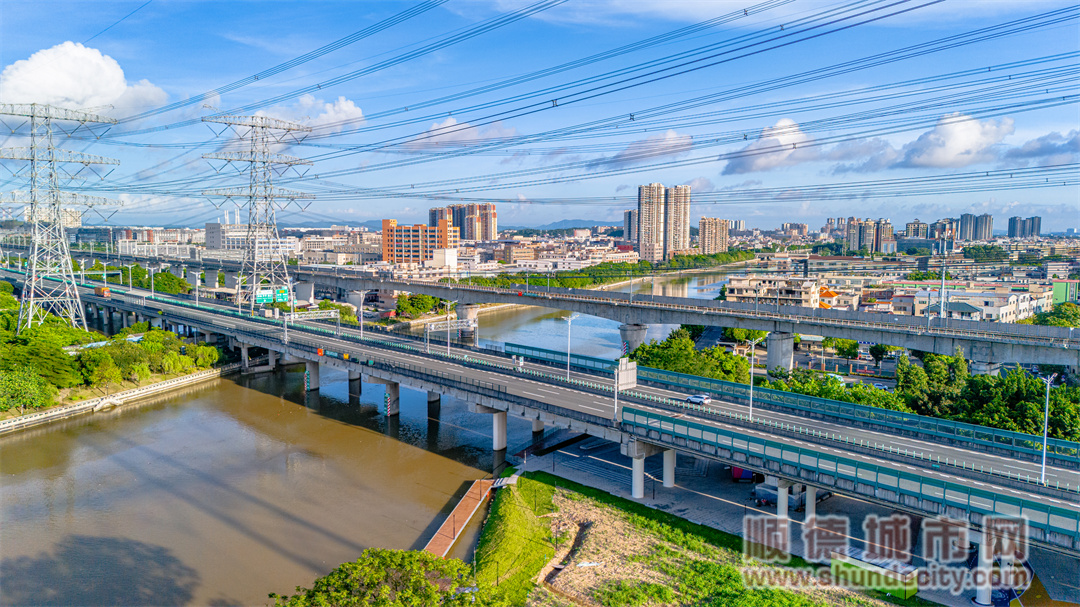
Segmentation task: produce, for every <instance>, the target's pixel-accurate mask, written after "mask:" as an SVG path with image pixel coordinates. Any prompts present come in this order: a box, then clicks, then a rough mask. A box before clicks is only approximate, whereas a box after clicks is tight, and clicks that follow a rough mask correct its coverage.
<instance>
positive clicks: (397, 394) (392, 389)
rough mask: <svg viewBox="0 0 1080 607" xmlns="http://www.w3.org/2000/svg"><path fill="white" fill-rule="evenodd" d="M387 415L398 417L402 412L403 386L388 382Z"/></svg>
mask: <svg viewBox="0 0 1080 607" xmlns="http://www.w3.org/2000/svg"><path fill="white" fill-rule="evenodd" d="M385 400H386V414H387V415H397V414H398V413H400V412H401V386H400V385H399V384H398V383H397V382H386V399H385Z"/></svg>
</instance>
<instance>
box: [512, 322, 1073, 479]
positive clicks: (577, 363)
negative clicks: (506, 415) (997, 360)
mask: <svg viewBox="0 0 1080 607" xmlns="http://www.w3.org/2000/svg"><path fill="white" fill-rule="evenodd" d="M504 351H505V352H506V353H507V354H516V355H520V356H525V357H527V358H531V359H534V360H542V361H545V362H549V363H559V364H566V353H565V352H557V351H555V350H547V349H544V348H538V347H535V346H526V345H522V344H512V343H507V344H505V345H504ZM570 364H571V365H572V366H573V367H576V368H578V369H579V370H580V369H585V370H590V371H600V372H605V373H610V372H611V371H610V369H612V368H614V366H615V363H614V362H613V361H606V360H604V359H601V358H593V357H589V356H582V355H578V354H572V355H571V357H570ZM637 376H638V382H640V383H648V384H651V385H655V386H658V387H662V388H668V389H672V390H676V391H680V392H686V393H694V394H699V393H707V394H712V395H715V396H719V397H721V398H723V399H725V400H730V401H735V402H740V403H744V404H745V403H747V402H749V400H750V387H749V386H748V385H747V384H740V383H735V382H729V381H722V380H718V379H711V378H708V377H699V376H696V375H686V374H684V373H677V372H674V371H665V370H663V369H654V368H651V367H644V366H639V367H638V369H637ZM754 401H755V403H756V404H759V405H765V406H767V407H768V408H770V409H773V410H777V411H781V412H788V413H792V414H795V415H801V416H804V417H807V416H809V417H826V416H827V417H831V418H834V419H837V420H838V421H842V422H852V421H858V422H863V423H865V422H872V423H873V424H874V425H877V426H884V427H887V428H889V429H892V430H896V431H899V432H901V433H908V434H913V433H914V434H922V435H927V436H929V437H934V438H944V439H947V440H949V441H963V442H965V443H975V444H977V445H980V446H982V447H992V448H995V449H1002V450H1011V451H1015V452H1018V453H1023V454H1025V455H1026V456H1027V458H1026V459H1032V458H1037V457H1039V456H1041V454H1042V437H1041V436H1036V435H1033V434H1024V433H1021V432H1012V431H1009V430H999V429H997V428H990V427H987V426H979V425H976V424H967V423H964V422H957V421H952V420H947V419H940V418H935V417H929V416H925V415H917V414H915V413H905V412H902V411H892V410H890V409H882V408H880V407H871V406H869V405H861V404H857V403H849V402H844V401H838V400H830V399H826V398H819V397H816V396H807V395H804V394H798V393H795V392H784V391H782V390H772V389H769V388H755V389H754ZM1046 446H1047V452H1048V453H1050V454H1052V455H1053V457H1054V458H1056V459H1057V460H1059V461H1061V462H1062V463H1064V464H1066V465H1069V464H1072V465H1075V466H1080V443H1076V442H1073V441H1068V440H1061V439H1056V438H1050V439H1047V441H1046Z"/></svg>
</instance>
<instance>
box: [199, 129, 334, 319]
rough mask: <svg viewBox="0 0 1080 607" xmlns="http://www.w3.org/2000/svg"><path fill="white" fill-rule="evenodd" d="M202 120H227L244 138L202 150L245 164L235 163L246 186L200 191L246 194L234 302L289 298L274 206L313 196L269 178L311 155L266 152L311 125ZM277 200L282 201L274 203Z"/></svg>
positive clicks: (250, 305) (231, 196) (212, 156)
mask: <svg viewBox="0 0 1080 607" xmlns="http://www.w3.org/2000/svg"><path fill="white" fill-rule="evenodd" d="M203 122H216V123H218V124H224V125H228V127H231V128H232V129H233V130H234V131H235V132H236V134H237V135H238V136H239V137H240V138H241V139H242V140H244V143H245V144H246V146H245V147H246V148H247V149H244V150H241V151H235V152H215V153H211V154H203V158H206V159H208V160H221V161H224V162H225V163H227V164H237V163H245V164H246V165H247V166H246V167H245V168H244V169H238V170H240V172H242V173H243V172H245V171H246V172H247V173H248V178H249V184H248V186H247V187H239V188H223V189H215V190H206V191H204V192H203V195H204V196H221V197H224V198H225V199H226V200H229V199H235V198H240V199H246V204H245V206H246V207H247V216H248V217H247V221H248V224H247V238H246V240H245V242H244V263H243V265H242V266H241V277H242V278H246V279H247V281H246V283H244V282H241V283H239V284H237V290H236V305H237V308H238V309H240V310H243V309H244V307H245V305H246V306H247V308H248V310H249V311H251V312H254V311H255V304H256V303H271V302H274V301H285V302H289V301H292V299H293V294H292V284H291V281H290V280H289V273H288V265H287V261H288V259H287V255H286V251H285V250H284V243H283V242H282V241H281V239H280V238H279V237H278V230H277V210H278V209H279V208H284V207H285V206H287V205H288V204H290V203H293V202H295V201H297V200H304V199H313V198H315V196H313V195H311V194H306V193H304V192H297V191H294V190H287V189H285V188H280V187H277V186H275V185H274V184H273V178H274V174H275V172H278V173H279V174H280V173H282V172H284V171H286V170H288V169H290V168H292V167H296V166H301V165H310V164H311V161H309V160H304V159H302V158H295V157H293V156H286V155H285V154H279V153H277V152H272V151H271V150H270V148H271V146H274V145H282V144H286V143H288V141H286V140H287V139H290V138H291V139H292V140H293V141H296V142H298V141H299V138H297V136H296V134H297V133H304V132H310V131H311V128H310V127H306V126H302V125H299V124H294V123H292V122H286V121H285V120H278V119H276V118H268V117H266V116H206V117H204V118H203ZM279 201H284V203H283V204H279Z"/></svg>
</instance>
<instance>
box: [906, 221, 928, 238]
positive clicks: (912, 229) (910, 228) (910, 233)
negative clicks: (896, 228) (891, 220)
mask: <svg viewBox="0 0 1080 607" xmlns="http://www.w3.org/2000/svg"><path fill="white" fill-rule="evenodd" d="M929 233H930V226H929V225H927V224H926V223H924V222H922V221H919V220H918V219H916V220H915V221H909V222H908V224H907V225H906V226H905V227H904V235H905V236H907V237H908V238H926V237H927V235H928V234H929Z"/></svg>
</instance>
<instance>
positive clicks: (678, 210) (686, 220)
mask: <svg viewBox="0 0 1080 607" xmlns="http://www.w3.org/2000/svg"><path fill="white" fill-rule="evenodd" d="M688 250H690V186H688V185H677V186H674V187H670V188H668V189H667V192H666V198H665V200H664V259H671V258H673V257H675V253H681V252H683V251H688Z"/></svg>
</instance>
